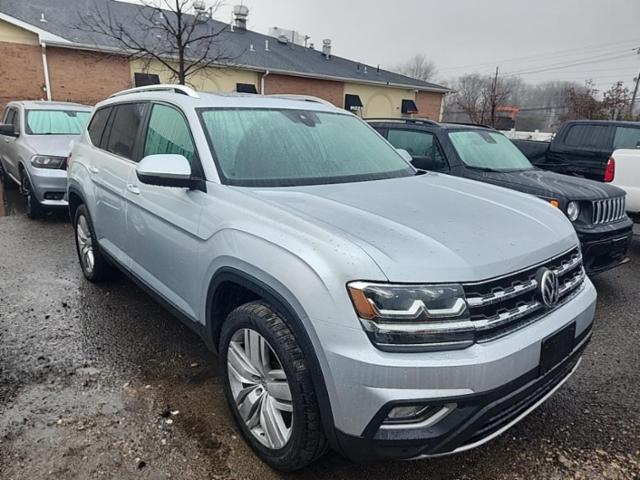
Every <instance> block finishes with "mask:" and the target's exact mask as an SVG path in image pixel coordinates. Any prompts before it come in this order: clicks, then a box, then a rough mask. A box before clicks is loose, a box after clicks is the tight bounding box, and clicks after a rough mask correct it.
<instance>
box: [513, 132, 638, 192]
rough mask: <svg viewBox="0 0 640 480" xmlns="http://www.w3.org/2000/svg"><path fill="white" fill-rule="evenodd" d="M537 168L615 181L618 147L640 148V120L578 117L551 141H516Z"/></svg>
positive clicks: (592, 178)
mask: <svg viewBox="0 0 640 480" xmlns="http://www.w3.org/2000/svg"><path fill="white" fill-rule="evenodd" d="M513 143H514V144H515V145H516V146H517V147H518V148H519V149H520V151H521V152H522V153H524V155H525V156H526V157H527V158H528V159H529V160H530V161H531V163H533V164H534V165H535V166H536V167H538V168H542V169H543V170H551V171H552V172H558V173H564V174H566V175H574V176H577V177H584V178H589V179H591V180H597V181H599V182H612V181H613V179H614V176H615V160H613V159H612V158H611V154H612V153H613V151H614V150H618V149H620V148H631V149H633V148H640V122H618V121H613V120H576V121H571V122H565V123H563V124H562V125H561V126H560V130H558V133H557V134H556V136H555V137H554V138H553V140H552V141H551V142H538V141H534V140H513Z"/></svg>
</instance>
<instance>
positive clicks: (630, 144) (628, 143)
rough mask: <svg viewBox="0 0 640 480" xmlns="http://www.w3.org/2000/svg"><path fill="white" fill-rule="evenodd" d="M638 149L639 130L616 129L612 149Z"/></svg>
mask: <svg viewBox="0 0 640 480" xmlns="http://www.w3.org/2000/svg"><path fill="white" fill-rule="evenodd" d="M619 148H632V149H633V148H640V128H633V127H616V135H615V137H614V139H613V149H614V150H617V149H619Z"/></svg>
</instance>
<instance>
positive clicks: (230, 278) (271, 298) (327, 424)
mask: <svg viewBox="0 0 640 480" xmlns="http://www.w3.org/2000/svg"><path fill="white" fill-rule="evenodd" d="M230 286H234V287H237V288H238V289H239V290H238V291H240V292H244V295H246V297H244V298H243V297H239V298H237V299H236V300H238V302H236V303H239V302H240V301H242V300H244V299H247V301H252V300H257V299H260V300H264V301H266V302H267V303H269V304H270V305H271V306H273V307H274V309H275V310H276V311H277V312H278V313H280V314H281V315H282V316H283V319H284V321H285V322H286V324H287V326H288V327H289V328H290V329H291V330H292V331H293V333H294V334H295V336H296V338H297V340H298V341H299V343H300V347H301V348H302V350H303V352H304V354H305V358H306V360H307V362H308V366H309V369H310V371H311V378H312V381H313V386H314V389H315V392H316V395H317V398H318V405H319V406H320V417H321V420H322V426H323V429H324V432H325V435H326V436H327V439H328V440H329V443H330V444H331V445H332V446H333V447H334V448H338V443H337V439H336V434H335V427H334V421H333V413H332V410H331V402H330V400H329V394H328V390H327V385H326V383H325V379H324V374H323V371H322V367H321V365H320V361H319V359H318V355H317V352H316V350H315V348H314V344H313V342H312V340H311V337H310V336H309V333H308V331H307V329H306V328H305V325H304V323H303V320H302V319H301V315H304V312H301V313H298V309H301V308H302V307H300V306H298V309H296V308H295V307H294V306H293V305H292V303H291V302H290V301H288V300H287V299H286V298H285V295H283V294H282V293H281V292H279V291H278V290H276V289H275V288H274V287H272V286H271V285H269V284H267V283H266V282H265V281H263V280H261V279H259V278H256V277H255V276H254V275H251V274H249V273H247V272H244V271H241V270H238V269H236V268H234V267H221V268H220V269H218V270H217V271H216V273H215V274H214V276H213V278H212V279H211V282H210V284H209V289H208V292H207V308H206V335H207V340H208V343H209V345H210V347H211V348H212V349H213V350H214V352H216V353H218V352H219V351H220V331H221V329H222V325H223V323H224V320H225V318H226V316H225V315H224V313H225V312H227V310H229V307H228V306H226V307H225V305H224V302H225V301H226V299H225V297H224V293H226V292H228V291H230V290H225V289H230V288H232V287H230ZM244 303H246V302H244Z"/></svg>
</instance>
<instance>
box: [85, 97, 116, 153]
mask: <svg viewBox="0 0 640 480" xmlns="http://www.w3.org/2000/svg"><path fill="white" fill-rule="evenodd" d="M110 113H111V107H105V108H101V109H100V110H98V111H96V113H94V114H93V118H92V119H91V123H89V127H88V128H87V129H88V130H89V138H90V139H91V143H93V144H94V145H95V146H96V147H102V137H103V135H104V131H105V127H106V126H107V120H109V114H110Z"/></svg>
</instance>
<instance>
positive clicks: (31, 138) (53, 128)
mask: <svg viewBox="0 0 640 480" xmlns="http://www.w3.org/2000/svg"><path fill="white" fill-rule="evenodd" d="M90 116H91V108H90V107H87V106H85V105H79V104H75V103H64V102H44V101H30V102H10V103H8V104H7V107H6V109H5V111H4V116H3V123H2V124H0V180H1V181H2V182H3V183H4V185H5V186H7V187H10V186H11V184H12V183H15V184H16V185H18V186H19V187H20V191H21V192H22V194H23V195H24V198H25V204H26V213H27V216H29V217H30V218H38V217H41V216H42V215H43V214H44V213H45V211H46V209H49V208H56V207H63V208H66V207H67V200H66V199H65V192H66V190H67V172H66V168H67V160H66V159H67V156H68V155H69V152H70V151H71V142H72V141H73V140H75V139H77V138H79V136H80V134H81V133H82V131H83V130H84V129H85V127H86V124H87V122H88V121H89V117H90Z"/></svg>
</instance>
